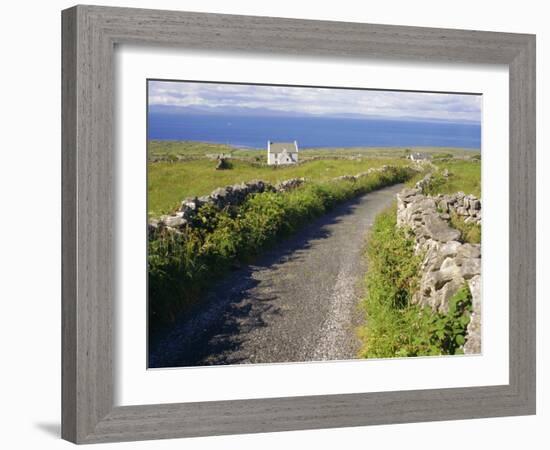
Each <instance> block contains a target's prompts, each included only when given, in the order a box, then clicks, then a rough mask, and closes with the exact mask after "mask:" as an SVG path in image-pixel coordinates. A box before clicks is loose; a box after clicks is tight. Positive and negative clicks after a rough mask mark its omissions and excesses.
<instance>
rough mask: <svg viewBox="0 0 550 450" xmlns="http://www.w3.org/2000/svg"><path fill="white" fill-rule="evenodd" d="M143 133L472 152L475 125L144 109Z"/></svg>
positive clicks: (244, 144) (256, 143)
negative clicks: (146, 127)
mask: <svg viewBox="0 0 550 450" xmlns="http://www.w3.org/2000/svg"><path fill="white" fill-rule="evenodd" d="M147 137H148V139H149V140H158V141H202V142H209V143H214V144H225V145H230V146H233V147H236V148H242V149H249V148H250V149H253V148H265V146H266V143H267V140H268V139H269V140H274V141H287V140H290V141H294V140H297V141H298V143H299V146H300V148H302V149H305V148H320V147H323V148H327V147H333V148H352V147H411V148H412V147H452V148H461V149H464V150H474V151H476V150H477V151H478V150H479V149H480V147H481V125H480V124H475V123H465V122H442V121H438V122H433V121H411V120H397V119H357V118H327V117H290V116H287V117H279V116H278V117H265V116H258V117H255V116H230V115H206V114H196V115H194V114H185V115H178V114H169V113H162V112H157V111H155V110H150V111H149V114H148V130H147Z"/></svg>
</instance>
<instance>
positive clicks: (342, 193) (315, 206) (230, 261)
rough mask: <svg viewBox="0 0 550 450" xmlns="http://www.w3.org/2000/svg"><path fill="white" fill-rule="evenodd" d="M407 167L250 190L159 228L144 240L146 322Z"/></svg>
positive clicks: (166, 315)
mask: <svg viewBox="0 0 550 450" xmlns="http://www.w3.org/2000/svg"><path fill="white" fill-rule="evenodd" d="M412 174H413V172H412V171H411V169H408V168H406V167H399V168H392V167H390V168H388V169H387V170H386V171H384V172H374V173H372V174H370V175H368V176H365V177H362V178H360V179H359V180H357V181H347V180H340V181H331V182H325V183H306V184H305V185H304V186H302V187H300V188H298V189H295V190H292V191H289V192H285V193H274V192H264V193H261V194H256V195H253V196H250V197H249V198H248V199H247V200H246V201H245V202H244V203H243V204H242V205H240V206H239V207H230V208H226V209H223V210H219V209H217V208H216V207H215V206H213V205H205V206H203V207H201V208H200V209H199V211H198V212H197V215H196V216H195V217H194V219H193V222H192V224H191V226H188V227H187V228H186V229H185V230H183V231H182V232H181V233H179V234H176V233H173V232H169V231H166V230H165V231H162V232H160V233H158V234H157V235H156V236H155V237H154V238H152V239H151V240H150V241H149V251H148V264H149V285H148V294H149V323H150V326H151V329H152V330H154V329H156V328H158V327H159V326H162V324H164V323H166V322H170V321H173V320H174V319H175V317H176V316H177V315H179V314H180V313H185V312H186V311H189V310H190V309H191V308H192V307H193V306H194V305H196V304H197V303H200V300H201V296H203V295H204V292H205V289H206V288H207V287H208V286H209V285H210V284H211V283H212V281H213V280H214V279H216V278H217V277H219V276H220V275H223V274H224V273H225V272H227V271H228V270H229V269H230V268H231V267H232V266H233V265H236V264H238V263H241V262H243V263H246V262H250V261H251V260H252V259H253V258H254V257H255V256H256V255H258V254H259V253H261V252H262V251H263V250H264V249H266V248H268V247H270V246H272V245H274V244H275V243H276V242H277V240H278V239H280V238H281V237H284V236H287V235H289V234H291V233H293V232H295V231H296V230H298V229H299V228H300V227H302V226H303V225H304V224H305V223H307V222H308V221H310V220H311V219H313V218H315V217H319V216H321V215H322V214H324V213H325V212H326V211H328V210H329V209H330V208H332V207H333V206H335V205H336V204H338V203H340V202H343V201H345V200H348V199H351V198H353V197H355V196H357V195H361V194H364V193H367V192H370V191H372V190H374V189H378V188H381V187H384V186H388V185H391V184H395V183H399V182H403V181H406V180H407V179H408V178H410V177H411V176H412Z"/></svg>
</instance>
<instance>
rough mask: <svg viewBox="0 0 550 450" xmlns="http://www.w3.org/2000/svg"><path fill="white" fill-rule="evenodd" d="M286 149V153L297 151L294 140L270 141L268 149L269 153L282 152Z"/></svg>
mask: <svg viewBox="0 0 550 450" xmlns="http://www.w3.org/2000/svg"><path fill="white" fill-rule="evenodd" d="M283 150H286V151H287V153H298V147H297V146H296V142H270V143H269V151H270V152H271V153H282V152H283Z"/></svg>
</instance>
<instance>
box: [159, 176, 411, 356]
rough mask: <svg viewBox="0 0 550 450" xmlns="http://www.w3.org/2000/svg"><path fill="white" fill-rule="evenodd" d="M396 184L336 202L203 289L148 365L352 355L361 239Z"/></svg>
mask: <svg viewBox="0 0 550 450" xmlns="http://www.w3.org/2000/svg"><path fill="white" fill-rule="evenodd" d="M402 188H403V185H402V184H398V185H395V186H391V187H388V188H384V189H381V190H378V191H375V192H371V193H369V194H366V195H364V196H363V197H359V198H357V199H354V200H352V201H350V202H348V203H345V204H342V205H339V206H338V207H336V208H335V209H333V210H332V211H330V212H329V213H328V214H326V215H325V216H323V217H321V218H319V219H317V220H315V221H313V222H312V223H310V224H309V225H308V226H307V227H305V228H304V229H302V230H301V231H300V232H298V233H297V234H295V235H294V236H292V237H291V238H289V239H286V240H284V241H282V242H281V243H280V244H279V245H277V246H276V248H274V249H272V250H270V251H269V252H267V253H265V254H264V255H263V256H262V257H260V258H259V259H258V260H257V261H256V262H255V264H253V265H250V266H246V267H243V268H241V269H238V270H236V271H234V272H232V273H231V274H229V275H228V276H227V277H224V278H223V280H222V281H221V282H220V283H219V284H218V285H217V286H214V287H213V288H212V289H211V291H210V293H209V294H208V300H207V302H206V303H205V305H206V306H205V307H204V308H203V309H202V310H201V311H199V312H197V313H196V314H195V315H194V317H193V318H192V319H187V320H186V321H182V322H181V323H176V324H175V325H174V326H173V327H172V329H171V330H169V331H167V332H165V333H164V335H162V336H160V337H159V338H158V339H156V342H154V343H152V344H151V348H150V354H149V367H182V366H197V365H213V364H240V363H255V364H258V363H275V362H296V361H322V360H345V359H353V358H355V357H356V355H357V351H358V349H359V346H360V343H359V341H358V339H357V336H356V328H357V326H358V325H359V324H360V323H361V320H362V317H361V312H360V311H359V308H358V306H359V302H360V299H361V295H362V288H363V279H364V275H365V272H366V270H367V267H366V262H365V258H364V247H365V237H366V234H367V232H368V231H369V229H370V226H371V225H372V223H373V221H374V218H375V217H376V215H377V214H378V213H380V212H381V211H382V210H383V209H385V208H386V207H388V206H389V205H391V203H392V202H393V200H394V199H395V194H396V193H397V192H399V191H400V190H401V189H402Z"/></svg>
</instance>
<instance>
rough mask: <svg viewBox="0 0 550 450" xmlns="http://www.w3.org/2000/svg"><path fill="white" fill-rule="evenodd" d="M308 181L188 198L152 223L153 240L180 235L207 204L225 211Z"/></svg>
mask: <svg viewBox="0 0 550 450" xmlns="http://www.w3.org/2000/svg"><path fill="white" fill-rule="evenodd" d="M388 169H390V166H386V165H384V166H382V167H380V168H376V169H374V168H373V169H369V170H367V171H366V172H361V173H359V174H357V175H344V176H341V177H336V178H334V179H333V180H334V181H341V180H349V181H357V180H358V179H360V178H362V177H365V176H367V175H370V174H371V173H373V172H384V171H386V170H388ZM305 182H306V179H305V178H303V177H302V178H291V179H288V180H284V181H281V182H279V183H277V184H275V185H273V184H270V183H267V182H265V181H261V180H255V181H249V182H247V183H240V184H235V185H232V186H225V187H221V188H218V189H215V190H214V191H212V192H211V193H210V194H209V195H204V196H202V197H192V198H186V199H185V200H183V201H182V202H181V206H180V208H179V210H178V211H176V212H174V213H172V214H169V215H164V216H161V217H160V218H157V219H152V220H150V221H149V224H148V230H149V237H153V236H154V235H155V233H156V232H157V231H158V230H160V229H168V230H170V231H174V232H178V231H179V230H181V229H183V228H185V227H186V226H189V225H191V219H192V218H193V217H194V215H195V214H196V212H197V211H198V210H199V208H201V207H202V206H204V205H207V204H210V205H213V206H215V207H216V208H219V209H223V208H225V207H228V206H238V205H240V204H242V203H243V202H244V201H245V200H246V199H247V198H248V197H249V196H250V195H252V194H258V193H262V192H288V191H291V190H293V189H296V188H298V187H300V186H302V185H303V184H304V183H305Z"/></svg>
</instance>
